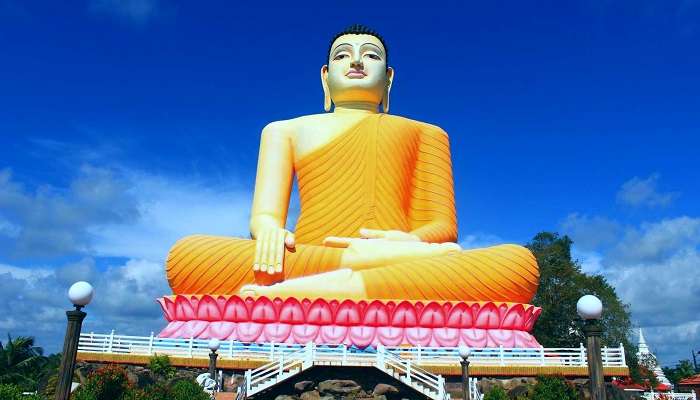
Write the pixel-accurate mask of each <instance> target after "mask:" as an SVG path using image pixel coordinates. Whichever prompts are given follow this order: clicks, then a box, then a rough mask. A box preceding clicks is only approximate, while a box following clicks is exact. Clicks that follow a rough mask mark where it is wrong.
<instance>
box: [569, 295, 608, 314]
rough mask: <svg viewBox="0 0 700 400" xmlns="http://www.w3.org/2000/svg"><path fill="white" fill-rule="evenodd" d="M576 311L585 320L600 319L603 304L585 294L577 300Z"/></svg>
mask: <svg viewBox="0 0 700 400" xmlns="http://www.w3.org/2000/svg"><path fill="white" fill-rule="evenodd" d="M576 311H577V312H578V315H579V316H580V317H581V318H583V319H585V320H593V319H600V317H601V315H602V314H603V303H602V302H601V301H600V299H599V298H597V297H595V296H593V295H591V294H587V295H585V296H582V297H581V298H580V299H578V302H577V303H576Z"/></svg>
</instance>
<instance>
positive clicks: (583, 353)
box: [578, 343, 586, 365]
mask: <svg viewBox="0 0 700 400" xmlns="http://www.w3.org/2000/svg"><path fill="white" fill-rule="evenodd" d="M579 358H580V360H579V362H578V363H579V365H586V348H585V347H583V343H579Z"/></svg>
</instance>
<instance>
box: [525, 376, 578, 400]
mask: <svg viewBox="0 0 700 400" xmlns="http://www.w3.org/2000/svg"><path fill="white" fill-rule="evenodd" d="M531 399H532V400H577V399H578V396H577V395H576V390H575V389H574V388H573V387H572V386H570V385H568V384H567V383H566V381H564V378H562V377H559V376H540V377H538V378H537V384H535V386H534V388H533V391H532V397H531Z"/></svg>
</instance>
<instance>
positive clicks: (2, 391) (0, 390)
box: [0, 384, 24, 400]
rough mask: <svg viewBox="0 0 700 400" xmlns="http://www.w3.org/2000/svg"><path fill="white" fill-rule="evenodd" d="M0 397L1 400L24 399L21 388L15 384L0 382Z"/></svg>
mask: <svg viewBox="0 0 700 400" xmlns="http://www.w3.org/2000/svg"><path fill="white" fill-rule="evenodd" d="M0 399H3V400H24V397H23V396H22V389H20V387H19V386H17V385H11V384H0Z"/></svg>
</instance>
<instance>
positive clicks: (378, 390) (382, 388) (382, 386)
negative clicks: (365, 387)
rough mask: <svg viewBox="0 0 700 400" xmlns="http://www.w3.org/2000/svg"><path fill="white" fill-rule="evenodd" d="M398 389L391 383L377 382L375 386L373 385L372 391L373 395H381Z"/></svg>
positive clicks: (395, 391)
mask: <svg viewBox="0 0 700 400" xmlns="http://www.w3.org/2000/svg"><path fill="white" fill-rule="evenodd" d="M398 392H399V389H397V388H396V386H393V385H388V384H386V383H379V384H377V386H375V387H374V390H373V391H372V395H373V396H382V395H385V394H387V393H398Z"/></svg>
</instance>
